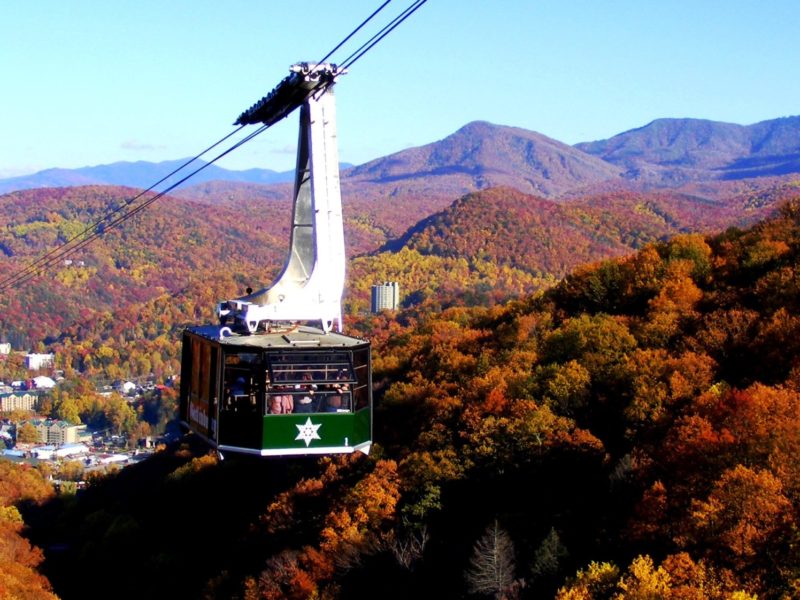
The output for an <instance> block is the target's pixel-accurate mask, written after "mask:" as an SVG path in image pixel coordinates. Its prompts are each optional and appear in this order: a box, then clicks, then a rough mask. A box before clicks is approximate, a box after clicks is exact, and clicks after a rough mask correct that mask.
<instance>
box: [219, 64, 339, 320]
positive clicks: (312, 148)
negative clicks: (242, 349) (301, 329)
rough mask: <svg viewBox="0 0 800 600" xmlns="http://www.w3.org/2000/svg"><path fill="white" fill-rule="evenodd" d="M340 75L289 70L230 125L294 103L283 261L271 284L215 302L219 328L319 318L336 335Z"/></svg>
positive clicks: (331, 70) (266, 117)
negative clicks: (296, 128) (295, 132)
mask: <svg viewBox="0 0 800 600" xmlns="http://www.w3.org/2000/svg"><path fill="white" fill-rule="evenodd" d="M344 73H345V70H344V69H338V68H337V67H336V65H331V64H327V63H320V64H313V63H299V64H296V65H293V66H292V67H291V74H290V75H289V76H288V77H287V78H286V79H284V80H283V81H282V82H281V83H280V84H278V86H277V87H276V88H275V89H274V90H273V91H272V92H270V94H269V95H268V96H266V97H265V98H263V99H262V100H261V101H260V102H258V103H256V104H255V105H254V106H253V107H251V108H250V109H249V110H247V111H245V112H244V113H242V115H241V116H240V117H239V119H238V120H237V121H236V124H237V125H240V124H242V125H243V124H251V123H264V124H265V125H271V124H273V123H275V122H277V121H278V120H280V119H282V118H284V117H285V116H287V115H288V114H289V113H290V112H291V111H292V110H294V109H295V108H297V107H298V106H300V134H299V139H298V144H297V166H296V170H295V179H294V203H293V210H292V213H293V216H292V230H291V242H290V249H289V256H288V258H287V259H286V264H285V265H284V267H283V271H282V272H281V274H280V275H279V276H278V278H277V279H276V280H275V282H274V283H272V285H270V286H269V287H266V288H263V289H261V290H258V291H256V292H253V293H251V294H249V295H247V296H243V297H241V298H236V299H234V300H227V301H225V302H221V303H220V304H219V305H218V308H217V316H218V317H219V319H220V322H221V323H222V324H223V325H224V324H226V323H232V324H233V326H234V328H236V329H239V330H246V331H248V332H249V333H255V332H256V331H257V330H258V329H259V328H263V329H266V330H269V329H270V328H271V327H273V325H277V324H278V323H285V322H297V321H319V322H321V323H322V329H323V330H324V331H325V332H326V333H327V332H329V331H331V329H332V328H333V327H334V324H335V325H336V329H337V331H341V330H342V306H341V305H342V293H343V291H344V278H345V250H344V229H343V225H342V198H341V191H340V185H339V151H338V148H337V144H336V105H335V99H334V95H333V84H334V82H335V81H336V79H337V78H338V77H339V76H340V75H342V74H344Z"/></svg>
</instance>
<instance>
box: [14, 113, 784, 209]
mask: <svg viewBox="0 0 800 600" xmlns="http://www.w3.org/2000/svg"><path fill="white" fill-rule="evenodd" d="M184 162H186V160H185V159H184V160H175V161H165V162H161V163H148V162H144V161H139V162H133V163H131V162H118V163H114V164H110V165H98V166H94V167H83V168H80V169H48V170H45V171H41V172H39V173H35V174H33V175H27V176H23V177H14V178H10V179H0V193H6V192H10V191H14V190H21V189H30V188H41V187H71V186H76V185H97V184H102V185H124V186H129V187H138V188H148V187H149V186H151V185H152V184H153V183H154V182H156V181H158V180H159V179H162V178H164V177H166V176H167V175H168V174H169V173H170V172H171V171H173V170H174V169H175V168H177V167H178V166H180V165H181V164H182V163H184ZM201 164H202V163H198V166H200V165H201ZM350 166H351V165H344V164H343V165H342V169H343V172H342V184H343V188H344V190H345V192H346V193H355V194H356V195H359V196H364V195H367V196H370V197H374V198H379V197H397V196H404V197H415V198H420V197H429V198H431V197H435V198H448V199H449V200H452V199H454V198H456V197H459V196H461V195H463V194H467V193H471V192H475V191H479V190H482V189H487V188H490V187H496V186H507V187H513V188H515V189H518V190H520V191H521V192H524V193H527V194H535V195H539V196H544V197H557V196H560V195H563V194H567V193H574V192H575V191H576V190H579V191H582V190H590V189H592V188H593V187H594V188H597V187H598V186H608V185H614V184H620V185H633V186H634V187H645V188H652V187H656V188H665V187H673V188H674V187H679V186H681V185H685V184H688V183H698V182H699V183H704V182H718V181H730V180H742V179H750V178H758V177H770V176H782V175H787V174H792V173H800V116H793V117H783V118H779V119H772V120H768V121H762V122H760V123H755V124H753V125H736V124H733V123H722V122H718V121H709V120H703V119H657V120H655V121H653V122H651V123H649V124H647V125H645V126H644V127H640V128H638V129H632V130H630V131H626V132H623V133H620V134H618V135H615V136H614V137H612V138H609V139H607V140H598V141H593V142H582V143H579V144H576V145H574V146H570V145H567V144H564V143H562V142H559V141H558V140H554V139H552V138H549V137H547V136H545V135H542V134H541V133H537V132H534V131H528V130H525V129H521V128H518V127H508V126H503V125H494V124H491V123H487V122H485V121H475V122H472V123H468V124H467V125H465V126H463V127H462V128H460V129H459V130H458V131H456V132H454V133H453V134H451V135H449V136H447V137H445V138H444V139H442V140H438V141H436V142H432V143H429V144H426V145H423V146H418V147H415V148H409V149H406V150H402V151H400V152H396V153H394V154H391V155H389V156H385V157H381V158H377V159H375V160H372V161H369V162H367V163H364V164H362V165H359V166H356V167H352V168H348V167H350ZM183 176H185V173H184V174H183V175H179V176H178V177H183ZM178 177H172V178H169V179H167V180H166V182H165V183H164V184H162V186H163V187H166V186H167V185H169V184H171V183H174V182H175V181H176V180H177V179H178ZM291 180H292V172H291V171H286V172H276V171H271V170H269V169H249V170H246V171H231V170H227V169H223V168H221V167H218V166H216V165H210V166H209V167H207V168H205V169H203V170H202V171H201V172H200V173H198V174H197V175H196V176H195V177H194V178H193V179H192V180H191V181H190V184H191V186H187V187H185V188H183V189H184V190H188V191H189V195H191V190H193V188H199V187H201V186H206V185H207V184H208V183H210V182H228V183H229V184H257V185H273V184H285V183H287V182H290V181H291ZM163 187H162V188H161V189H163ZM156 189H159V188H156ZM209 189H210V188H208V187H206V188H205V189H203V190H201V191H200V194H201V195H203V194H204V195H208V193H209V191H208V190H209ZM214 189H220V186H214Z"/></svg>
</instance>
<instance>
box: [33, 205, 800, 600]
mask: <svg viewBox="0 0 800 600" xmlns="http://www.w3.org/2000/svg"><path fill="white" fill-rule="evenodd" d="M799 258H800V198H795V199H794V200H791V201H789V202H788V203H787V204H786V205H785V206H784V207H783V208H782V209H781V211H780V213H779V214H778V215H777V216H776V217H774V218H772V219H770V220H768V221H765V222H763V223H760V224H758V225H756V226H754V227H752V228H751V229H747V230H741V229H736V228H730V229H728V230H726V231H725V232H724V233H721V234H718V235H715V236H711V237H703V236H701V235H698V234H684V235H678V236H677V237H674V238H673V239H671V240H670V241H664V242H654V243H651V244H647V245H645V246H644V247H643V248H642V249H641V250H640V251H639V252H637V253H635V254H633V255H629V256H627V257H623V258H617V259H614V260H611V261H606V262H600V263H595V264H593V265H588V266H583V267H580V268H578V269H577V270H575V271H574V272H573V273H572V274H570V275H569V276H568V277H567V278H566V279H564V280H563V281H562V282H561V283H559V284H558V285H557V286H555V287H554V288H552V289H551V290H549V291H547V292H545V293H543V294H539V295H535V296H528V297H523V298H520V299H518V300H516V301H513V302H510V303H505V304H497V305H495V306H492V307H463V306H455V307H452V308H449V309H446V310H443V311H441V312H428V311H414V310H406V311H403V312H401V313H400V314H398V315H397V318H392V317H390V316H389V315H377V316H372V317H369V318H364V319H359V320H358V321H355V322H354V323H353V329H351V330H355V331H357V332H360V333H362V334H364V335H368V336H369V337H370V338H371V339H372V340H373V343H374V353H375V361H374V362H375V364H374V367H375V382H376V385H377V390H376V393H377V397H378V409H377V412H376V415H375V424H376V427H377V433H376V441H377V444H376V446H375V448H374V451H373V453H372V454H371V456H370V457H368V458H366V457H363V456H348V457H340V458H323V459H311V458H309V459H287V460H270V461H263V462H258V461H243V460H233V461H231V460H225V461H223V462H219V461H218V460H217V458H216V457H215V456H214V455H212V454H208V455H206V454H204V452H203V450H202V448H199V447H196V446H194V444H193V443H192V441H191V440H186V441H185V442H184V443H183V444H182V445H176V446H174V447H172V448H169V449H165V450H164V451H162V452H160V453H158V454H157V455H156V456H155V457H154V458H152V459H151V460H149V461H146V462H145V463H143V464H141V465H138V466H135V467H130V468H128V469H126V470H125V471H124V472H123V473H121V474H120V475H119V476H117V477H109V478H107V479H105V480H102V481H98V482H95V483H93V484H92V486H91V487H90V488H89V489H88V490H87V491H86V492H85V493H83V494H82V495H80V496H78V497H77V498H68V497H61V498H59V499H57V500H53V501H50V502H49V503H45V504H44V505H43V506H42V508H36V507H35V506H32V507H27V509H26V510H25V517H26V522H28V523H29V524H30V526H31V530H30V533H31V538H32V540H33V541H34V542H36V543H37V544H38V545H40V546H41V547H43V548H45V549H50V550H48V551H47V552H46V561H45V563H44V565H43V568H44V572H45V573H46V574H47V575H48V576H49V577H50V579H51V581H52V582H53V584H54V586H55V590H56V592H57V593H59V594H61V595H63V596H64V597H67V598H70V597H77V596H78V595H80V596H81V597H107V594H108V590H109V589H112V588H113V590H114V595H115V596H117V597H134V596H136V597H142V596H144V597H163V596H166V595H171V596H181V597H219V598H222V597H224V598H248V599H249V598H276V599H277V598H308V597H320V598H348V599H350V598H375V597H380V598H407V597H413V596H417V597H426V598H439V597H441V598H459V597H468V596H473V597H480V595H481V594H484V595H489V596H492V595H493V596H495V597H500V595H502V594H504V595H505V597H507V598H559V599H562V600H566V599H573V598H588V599H601V598H602V599H606V598H630V599H633V598H672V599H679V598H680V599H685V598H713V599H717V598H719V599H723V598H725V599H728V598H737V599H746V598H756V597H758V598H784V597H785V598H789V597H793V596H795V595H796V594H797V592H798V589H800V570H799V569H798V565H800V560H798V559H800V557H799V556H798V555H797V548H798V534H797V531H798V527H797V525H798V519H799V518H800V471H798V465H800V421H798V419H800V363H798V358H797V357H798V356H800V354H799V353H798V350H800V348H798V343H800V342H798V340H800V318H798V317H797V316H796V315H797V313H798V309H800V285H799V284H798V281H800V272H798V259H799ZM86 564H89V565H92V568H93V575H92V578H91V581H92V585H91V586H87V585H85V582H83V581H81V580H80V579H79V578H77V577H75V572H76V570H77V569H79V568H80V566H81V565H86ZM495 564H497V565H502V566H503V568H502V569H500V570H493V569H492V565H495Z"/></svg>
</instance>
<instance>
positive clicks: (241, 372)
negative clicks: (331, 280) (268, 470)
mask: <svg viewBox="0 0 800 600" xmlns="http://www.w3.org/2000/svg"><path fill="white" fill-rule="evenodd" d="M181 360H182V364H181V388H180V390H181V393H180V420H181V423H182V425H183V426H184V427H186V428H188V429H189V430H191V431H193V432H194V433H195V434H197V435H199V436H201V437H202V438H203V439H204V440H205V441H206V442H207V443H208V444H210V445H211V446H213V447H215V448H217V450H218V451H220V452H222V453H225V452H237V453H244V454H252V455H257V456H290V455H304V454H345V453H352V452H355V451H360V452H363V453H365V454H367V453H369V449H370V446H371V444H372V381H371V373H372V369H371V363H370V361H371V357H370V344H369V342H368V341H366V340H362V339H359V338H354V337H350V336H346V335H343V334H341V333H335V332H328V333H325V332H323V331H322V330H320V329H315V328H312V327H297V328H294V329H292V330H289V331H285V332H282V333H276V332H273V333H258V334H255V335H240V334H237V333H232V332H231V331H230V329H229V328H224V327H220V326H215V325H206V326H197V327H190V328H188V329H187V330H185V331H184V333H183V355H182V359H181Z"/></svg>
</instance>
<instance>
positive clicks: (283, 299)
mask: <svg viewBox="0 0 800 600" xmlns="http://www.w3.org/2000/svg"><path fill="white" fill-rule="evenodd" d="M344 72H345V71H344V70H343V69H340V68H337V66H336V65H332V64H328V63H320V64H313V63H299V64H296V65H293V66H292V67H291V70H290V75H289V76H288V77H286V78H285V79H284V80H283V81H281V82H280V83H279V84H278V86H277V87H276V88H275V89H274V90H273V91H272V92H270V94H269V95H267V96H266V97H265V98H263V99H262V100H260V101H259V102H258V103H256V104H255V105H254V106H252V107H251V108H250V109H248V110H247V111H245V112H244V113H242V114H241V115H240V116H239V118H238V120H237V121H236V124H237V125H246V124H254V123H263V124H265V125H271V124H273V123H275V122H277V121H278V120H280V119H282V118H284V117H286V116H287V115H288V114H289V113H291V112H292V111H293V110H295V109H296V108H298V107H299V108H300V135H299V141H298V149H297V167H296V171H295V182H294V202H293V209H292V213H293V214H292V227H291V241H290V250H289V256H288V258H287V260H286V264H285V266H284V268H283V271H282V272H281V274H280V276H279V277H278V278H277V280H276V281H275V282H274V283H273V284H272V285H271V286H269V287H266V288H264V289H261V290H258V291H256V292H253V293H249V294H248V295H246V296H243V297H240V298H236V299H232V300H227V301H224V302H221V303H220V304H219V305H218V307H217V316H218V319H219V323H218V324H210V325H202V326H195V327H189V328H188V329H186V330H185V331H184V333H183V355H182V365H181V390H180V419H181V423H182V424H183V425H184V426H185V427H187V428H188V429H189V430H191V431H193V432H194V433H195V434H197V435H199V436H201V437H202V438H203V439H205V440H206V441H207V442H208V443H209V444H210V445H212V446H214V447H216V448H217V449H218V450H219V451H221V452H225V451H233V452H239V453H245V454H255V455H260V456H285V455H299V454H331V453H351V452H355V451H360V452H363V453H365V454H366V453H369V449H370V446H371V444H372V376H371V357H370V344H369V342H368V341H366V340H362V339H359V338H354V337H351V336H347V335H344V334H343V333H342V332H341V330H342V314H341V299H342V293H343V291H344V279H345V251H344V230H343V226H342V209H341V193H340V186H339V155H338V149H337V145H336V112H335V103H334V96H333V85H334V82H335V81H336V79H337V78H338V77H339V76H341V75H342V74H343V73H344ZM309 323H318V324H319V327H312V326H310V325H308V324H309ZM334 328H335V330H334Z"/></svg>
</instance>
